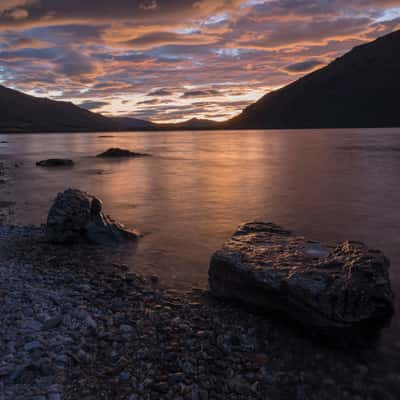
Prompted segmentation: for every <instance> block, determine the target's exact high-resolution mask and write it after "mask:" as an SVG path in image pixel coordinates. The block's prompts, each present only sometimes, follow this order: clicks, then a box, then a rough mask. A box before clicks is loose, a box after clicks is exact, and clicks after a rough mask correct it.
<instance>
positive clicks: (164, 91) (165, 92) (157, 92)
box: [147, 88, 174, 97]
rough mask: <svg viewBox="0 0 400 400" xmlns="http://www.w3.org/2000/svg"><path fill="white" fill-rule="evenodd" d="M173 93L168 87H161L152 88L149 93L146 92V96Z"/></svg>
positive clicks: (169, 94)
mask: <svg viewBox="0 0 400 400" xmlns="http://www.w3.org/2000/svg"><path fill="white" fill-rule="evenodd" d="M173 94H174V90H172V89H168V88H161V89H155V90H152V91H151V92H150V93H147V96H157V97H160V96H172V95H173Z"/></svg>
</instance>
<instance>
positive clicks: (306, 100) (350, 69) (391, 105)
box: [223, 31, 400, 129]
mask: <svg viewBox="0 0 400 400" xmlns="http://www.w3.org/2000/svg"><path fill="white" fill-rule="evenodd" d="M399 96H400V31H395V32H393V33H391V34H389V35H386V36H383V37H381V38H379V39H377V40H375V41H373V42H371V43H368V44H364V45H361V46H358V47H355V48H354V49H353V50H351V51H350V52H349V53H347V54H345V55H344V56H342V57H340V58H338V59H337V60H335V61H333V62H332V63H331V64H329V65H328V66H326V67H324V68H322V69H320V70H318V71H315V72H313V73H311V74H309V75H306V76H305V77H303V78H301V79H299V80H298V81H296V82H294V83H292V84H290V85H288V86H286V87H284V88H282V89H279V90H276V91H274V92H271V93H269V94H267V95H265V96H264V97H262V98H261V99H260V100H259V101H257V102H256V103H255V104H252V105H251V106H249V107H247V108H246V109H245V110H244V111H243V112H242V113H241V114H240V115H238V116H237V117H235V118H233V119H231V120H229V121H227V122H225V123H223V128H225V129H292V128H293V129H296V128H362V127H395V126H396V127H398V126H400V112H399V106H398V99H399Z"/></svg>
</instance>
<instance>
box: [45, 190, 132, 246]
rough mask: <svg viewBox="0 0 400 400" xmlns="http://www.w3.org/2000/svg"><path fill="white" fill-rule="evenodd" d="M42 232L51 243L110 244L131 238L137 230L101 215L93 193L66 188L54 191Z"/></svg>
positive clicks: (98, 203) (98, 202)
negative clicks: (54, 197) (53, 197)
mask: <svg viewBox="0 0 400 400" xmlns="http://www.w3.org/2000/svg"><path fill="white" fill-rule="evenodd" d="M46 236H47V239H48V240H49V241H51V242H53V243H77V242H91V243H95V244H111V243H120V242H123V241H126V240H135V239H137V238H138V236H139V233H138V232H137V231H132V230H128V229H126V228H125V227H124V226H123V225H121V224H119V223H118V222H116V221H114V220H113V219H111V218H110V217H109V216H108V215H105V214H104V213H103V212H102V202H101V200H99V199H98V198H97V197H95V196H92V195H90V194H88V193H86V192H83V191H81V190H77V189H68V190H66V191H65V192H63V193H59V194H58V195H57V198H56V199H55V201H54V204H53V205H52V207H51V209H50V211H49V214H48V217H47V225H46Z"/></svg>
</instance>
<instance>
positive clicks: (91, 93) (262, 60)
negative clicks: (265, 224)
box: [0, 0, 400, 122]
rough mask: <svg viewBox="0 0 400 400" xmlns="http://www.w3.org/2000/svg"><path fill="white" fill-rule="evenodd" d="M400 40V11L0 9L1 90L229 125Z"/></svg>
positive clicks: (7, 4) (5, 3)
mask: <svg viewBox="0 0 400 400" xmlns="http://www.w3.org/2000/svg"><path fill="white" fill-rule="evenodd" d="M396 29H400V0H264V1H263V0H246V1H244V0H230V1H228V0H0V84H2V85H5V86H8V87H11V88H13V89H17V90H20V91H23V92H25V93H28V94H32V95H35V96H41V97H49V98H51V99H54V100H64V101H72V102H74V103H75V104H78V105H80V106H81V107H84V108H87V109H89V110H91V111H95V112H101V113H102V114H104V115H115V116H129V117H136V118H142V119H149V120H152V121H154V122H178V121H182V120H186V119H190V118H193V117H197V118H207V119H215V120H225V119H227V118H230V117H231V116H234V115H236V114H238V113H239V112H240V111H241V110H242V109H243V108H245V107H246V106H247V105H249V104H251V103H253V102H254V101H256V100H257V99H258V98H260V97H261V96H263V95H264V94H266V93H268V92H269V91H271V90H275V89H277V88H279V87H281V86H284V85H286V84H288V83H290V82H292V81H293V80H296V79H298V78H299V77H301V76H303V75H304V74H306V73H309V72H311V71H313V70H315V69H318V68H321V67H323V66H324V65H326V64H327V63H329V62H330V61H332V60H333V59H335V58H337V57H338V56H340V55H342V54H344V53H345V52H347V51H349V50H350V49H351V48H353V47H354V46H356V45H359V44H362V43H364V42H368V41H371V40H373V39H375V38H377V37H379V36H382V35H384V34H386V33H389V32H391V31H393V30H396Z"/></svg>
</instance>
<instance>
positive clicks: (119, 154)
mask: <svg viewBox="0 0 400 400" xmlns="http://www.w3.org/2000/svg"><path fill="white" fill-rule="evenodd" d="M147 156H149V154H146V153H136V152H133V151H130V150H126V149H119V148H111V149H108V150H107V151H105V152H104V153H101V154H98V155H97V156H96V157H99V158H135V157H147Z"/></svg>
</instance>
